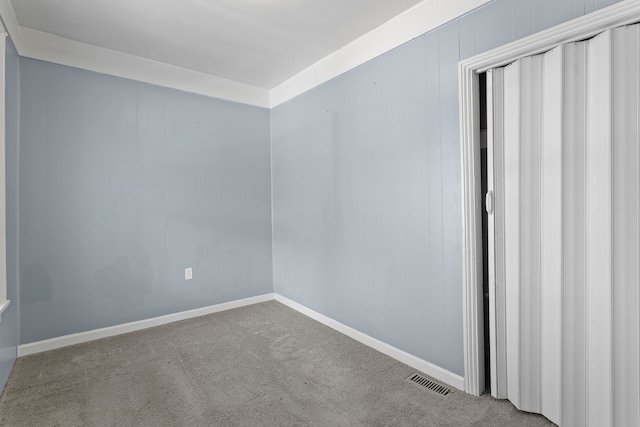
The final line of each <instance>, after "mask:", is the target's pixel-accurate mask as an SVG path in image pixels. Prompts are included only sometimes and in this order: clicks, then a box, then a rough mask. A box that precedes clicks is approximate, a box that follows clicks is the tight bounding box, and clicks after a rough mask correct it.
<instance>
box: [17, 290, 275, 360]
mask: <svg viewBox="0 0 640 427" xmlns="http://www.w3.org/2000/svg"><path fill="white" fill-rule="evenodd" d="M273 299H274V294H265V295H260V296H257V297H252V298H245V299H240V300H236V301H230V302H225V303H222V304H216V305H212V306H209V307H202V308H196V309H194V310H188V311H182V312H180V313H172V314H167V315H165V316H159V317H154V318H151V319H145V320H139V321H137V322H131V323H125V324H122V325H116V326H110V327H107V328H100V329H94V330H92V331H87V332H79V333H77V334H70V335H64V336H61V337H56V338H51V339H48V340H43V341H36V342H32V343H28V344H22V345H19V346H18V357H22V356H27V355H29V354H35V353H41V352H43V351H47V350H54V349H56V348H61V347H66V346H69V345H74V344H80V343H83V342H87V341H93V340H97V339H100V338H107V337H112V336H114V335H120V334H126V333H128V332H134V331H139V330H142V329H147V328H152V327H154V326H160V325H166V324H167V323H172V322H177V321H180V320H186V319H192V318H194V317H199V316H205V315H207V314H213V313H219V312H221V311H226V310H231V309H233V308H239V307H245V306H248V305H253V304H258V303H261V302H265V301H271V300H273Z"/></svg>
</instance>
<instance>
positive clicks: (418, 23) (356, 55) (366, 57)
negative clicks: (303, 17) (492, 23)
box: [271, 0, 490, 107]
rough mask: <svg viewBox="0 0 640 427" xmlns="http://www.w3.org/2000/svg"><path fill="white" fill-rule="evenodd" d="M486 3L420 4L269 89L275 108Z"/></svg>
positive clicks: (446, 0) (436, 0)
mask: <svg viewBox="0 0 640 427" xmlns="http://www.w3.org/2000/svg"><path fill="white" fill-rule="evenodd" d="M489 1H490V0H457V1H451V0H424V1H422V2H421V3H418V4H417V5H415V6H414V7H412V8H411V9H409V10H407V11H406V12H404V13H402V14H400V15H398V16H396V17H395V18H393V19H391V20H389V21H387V22H386V23H384V24H382V25H381V26H379V27H378V28H376V29H374V30H372V31H370V32H368V33H367V34H365V35H363V36H361V37H359V38H358V39H356V40H354V41H353V42H351V43H349V44H348V45H346V46H345V47H343V48H341V49H339V50H337V51H335V52H333V53H332V54H330V55H328V56H326V57H325V58H323V59H321V60H320V61H318V62H316V63H315V64H313V65H312V66H310V67H309V68H307V69H305V70H304V71H302V72H300V73H298V74H296V75H295V76H293V77H291V78H290V79H289V80H287V81H285V82H283V83H281V84H279V85H278V86H276V87H274V88H273V89H271V107H276V106H278V105H280V104H282V103H284V102H286V101H288V100H290V99H292V98H294V97H296V96H298V95H300V94H302V93H304V92H306V91H308V90H310V89H313V88H314V87H316V86H319V85H321V84H322V83H325V82H327V81H329V80H331V79H333V78H334V77H337V76H339V75H340V74H343V73H345V72H347V71H349V70H351V69H353V68H355V67H357V66H359V65H362V64H364V63H365V62H367V61H370V60H372V59H373V58H376V57H377V56H380V55H382V54H384V53H386V52H388V51H390V50H392V49H394V48H396V47H398V46H401V45H403V44H405V43H407V42H408V41H411V40H413V39H415V38H416V37H420V36H421V35H423V34H425V33H427V32H429V31H431V30H433V29H434V28H437V27H439V26H441V25H443V24H445V23H447V22H449V21H451V20H453V19H455V18H457V17H459V16H461V15H464V14H465V13H467V12H470V11H472V10H474V9H477V8H478V7H480V6H482V5H483V4H485V3H488V2H489Z"/></svg>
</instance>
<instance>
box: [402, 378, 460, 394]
mask: <svg viewBox="0 0 640 427" xmlns="http://www.w3.org/2000/svg"><path fill="white" fill-rule="evenodd" d="M407 381H410V382H412V383H415V384H418V385H419V386H421V387H424V388H426V389H428V390H431V391H433V392H434V393H438V394H440V395H442V396H446V395H448V394H449V393H451V389H450V388H447V387H445V386H443V385H441V384H438V383H436V382H433V381H431V380H430V379H428V378H425V377H423V376H422V375H420V374H412V375H410V376H409V377H408V378H407Z"/></svg>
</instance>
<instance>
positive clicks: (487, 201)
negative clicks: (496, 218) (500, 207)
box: [484, 191, 493, 215]
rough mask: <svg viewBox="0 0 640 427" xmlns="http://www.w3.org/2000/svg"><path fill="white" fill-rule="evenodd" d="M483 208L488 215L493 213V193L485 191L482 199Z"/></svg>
mask: <svg viewBox="0 0 640 427" xmlns="http://www.w3.org/2000/svg"><path fill="white" fill-rule="evenodd" d="M484 208H485V209H486V211H487V213H488V214H489V215H491V214H492V213H493V191H487V194H486V195H485V197H484Z"/></svg>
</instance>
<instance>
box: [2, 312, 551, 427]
mask: <svg viewBox="0 0 640 427" xmlns="http://www.w3.org/2000/svg"><path fill="white" fill-rule="evenodd" d="M413 372H415V370H414V369H412V368H410V367H408V366H406V365H404V364H402V363H399V362H397V361H395V360H393V359H391V358H389V357H387V356H384V355H382V354H381V353H378V352H376V351H375V350H372V349H370V348H368V347H366V346H364V345H362V344H360V343H358V342H356V341H354V340H352V339H350V338H347V337H346V336H344V335H342V334H340V333H338V332H335V331H333V330H331V329H329V328H327V327H325V326H323V325H321V324H319V323H317V322H315V321H313V320H311V319H309V318H307V317H305V316H303V315H301V314H299V313H297V312H295V311H293V310H291V309H289V308H288V307H286V306H284V305H282V304H280V303H278V302H275V301H271V302H267V303H263V304H257V305H253V306H250V307H244V308H240V309H236V310H230V311H226V312H223V313H217V314H213V315H209V316H204V317H200V318H196V319H192V320H186V321H182V322H177V323H173V324H170V325H165V326H160V327H157V328H153V329H147V330H145V331H140V332H134V333H131V334H126V335H120V336H117V337H113V338H106V339H102V340H97V341H93V342H90V343H85V344H79V345H75V346H72V347H66V348H63V349H59V350H53V351H49V352H46V353H40V354H36V355H32V356H26V357H22V358H20V359H18V360H17V362H16V365H15V368H14V370H13V372H12V374H11V377H10V378H9V381H8V383H7V386H6V388H5V390H4V393H3V395H2V397H1V398H0V425H3V426H30V427H32V426H523V427H524V426H528V427H532V426H547V425H552V424H551V423H550V422H549V421H547V420H546V419H545V418H543V417H541V416H537V415H531V414H526V413H522V412H518V411H517V410H516V409H515V408H514V407H513V406H512V405H511V404H510V403H508V402H505V401H497V400H494V399H492V398H490V397H487V396H483V397H481V398H474V397H472V396H469V395H466V394H464V393H462V392H460V391H456V390H454V391H453V392H452V393H450V394H449V395H448V396H440V395H438V394H435V393H433V392H431V391H429V390H426V389H423V388H421V387H420V386H418V385H416V384H413V383H410V382H408V381H407V380H406V378H407V377H408V376H409V375H410V374H412V373H413Z"/></svg>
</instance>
